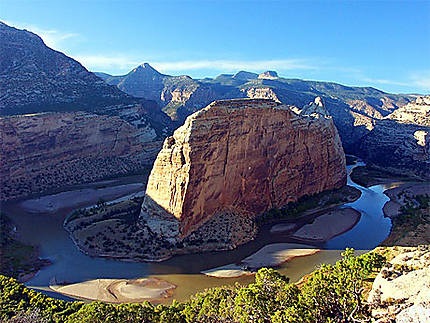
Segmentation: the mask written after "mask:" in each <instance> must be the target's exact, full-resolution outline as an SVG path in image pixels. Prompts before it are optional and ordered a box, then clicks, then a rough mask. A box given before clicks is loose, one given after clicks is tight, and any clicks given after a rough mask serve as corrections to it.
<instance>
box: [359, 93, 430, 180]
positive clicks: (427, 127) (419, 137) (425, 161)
mask: <svg viewBox="0 0 430 323" xmlns="http://www.w3.org/2000/svg"><path fill="white" fill-rule="evenodd" d="M370 130H371V131H370V132H369V133H367V134H366V135H364V136H363V137H362V139H361V142H360V143H359V144H358V145H357V148H358V149H357V153H358V155H360V156H361V157H362V158H364V159H365V160H366V161H368V162H370V163H373V164H375V165H376V166H379V167H383V168H384V169H391V170H392V171H393V172H401V173H403V174H408V175H412V176H419V177H421V178H425V179H429V178H430V97H428V96H424V97H417V98H416V100H415V101H414V102H410V103H408V104H406V105H405V106H403V107H400V108H399V109H397V110H395V111H394V112H393V113H391V114H389V115H387V116H385V117H384V118H382V119H380V120H374V121H373V122H372V126H371V129H370Z"/></svg>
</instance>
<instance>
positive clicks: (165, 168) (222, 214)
mask: <svg viewBox="0 0 430 323" xmlns="http://www.w3.org/2000/svg"><path fill="white" fill-rule="evenodd" d="M245 161H246V162H245ZM345 184H346V167H345V156H344V153H343V149H342V145H341V142H340V139H339V135H338V133H337V130H336V127H335V126H334V124H333V120H332V118H331V117H329V116H328V114H327V111H326V110H325V108H324V105H323V103H322V100H321V99H320V98H317V99H315V101H314V102H311V103H310V104H308V105H306V106H304V107H303V108H302V109H300V108H298V107H294V106H286V105H283V104H281V103H279V102H276V101H273V100H268V99H237V100H222V101H215V102H213V103H211V104H210V105H208V106H207V107H206V108H204V109H201V110H199V111H197V112H196V113H194V114H192V115H191V116H189V117H188V118H187V120H186V121H185V123H184V125H183V126H181V127H179V128H178V129H177V130H176V131H175V132H174V134H173V136H170V137H167V138H166V139H165V141H164V144H163V148H162V149H161V151H160V152H159V154H158V156H157V158H156V160H155V162H154V166H153V168H152V171H151V174H150V176H149V179H148V184H147V187H146V192H145V196H144V198H143V203H142V201H141V202H140V203H141V207H140V209H141V210H140V214H139V215H138V214H137V213H136V208H135V204H136V203H137V206H139V205H140V204H139V203H138V202H136V201H134V202H130V203H129V204H127V205H126V204H124V205H122V206H121V205H118V207H117V208H118V211H115V212H116V213H117V215H116V216H113V215H109V214H112V213H115V212H108V213H109V214H107V213H106V212H104V211H103V208H102V210H101V212H99V211H98V210H93V211H88V210H87V211H81V212H77V213H76V214H75V215H73V216H71V217H70V220H67V221H66V225H65V227H66V229H67V230H68V231H69V232H70V234H71V237H72V238H73V240H74V241H75V243H76V244H77V245H78V246H79V248H80V249H81V250H83V251H84V252H85V253H87V254H89V255H93V256H110V257H116V258H121V259H124V258H125V259H133V260H138V261H139V260H140V261H141V260H145V261H148V260H150V261H158V260H162V259H166V258H169V257H171V256H172V255H174V254H183V253H190V252H201V251H209V250H223V249H232V248H235V247H237V246H238V245H241V244H243V243H246V242H248V241H250V240H252V239H254V238H255V236H256V234H257V225H256V218H257V216H260V215H262V214H264V213H265V212H266V211H270V210H273V209H279V208H282V207H284V206H286V205H287V204H289V203H293V202H296V201H297V200H299V199H300V198H301V197H304V196H311V195H315V194H318V193H321V192H324V191H329V190H337V189H343V188H344V186H345ZM348 194H351V192H349V193H348ZM132 204H133V205H132ZM137 215H138V216H137ZM122 218H130V220H128V222H127V221H123V220H121V219H122ZM108 219H109V220H108ZM131 219H132V220H131ZM126 222H127V223H126ZM106 230H107V231H111V232H112V233H113V234H112V235H109V237H108V236H106V234H105V232H106ZM100 238H102V239H103V240H100ZM124 240H125V241H127V243H126V244H127V247H126V248H125V249H119V248H117V247H116V246H119V245H122V244H123V243H124V242H123V241H124ZM103 241H104V242H103Z"/></svg>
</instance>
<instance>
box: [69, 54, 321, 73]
mask: <svg viewBox="0 0 430 323" xmlns="http://www.w3.org/2000/svg"><path fill="white" fill-rule="evenodd" d="M74 58H75V59H77V60H78V61H80V62H81V63H82V64H84V65H85V66H86V67H87V68H89V69H90V70H93V71H94V70H111V69H120V70H123V71H124V72H125V71H128V70H130V69H132V68H133V67H136V66H137V65H139V64H142V63H143V61H142V60H139V59H138V58H136V57H132V56H126V55H111V56H107V55H75V56H74ZM148 62H149V63H150V64H151V65H152V66H153V67H154V68H155V69H157V70H158V71H160V72H162V73H177V72H188V71H189V72H192V71H196V70H207V71H218V72H222V73H229V72H237V71H239V70H249V71H263V70H271V69H273V70H278V71H283V70H294V69H297V70H298V69H301V70H304V69H306V70H309V69H317V68H318V67H317V66H316V65H313V64H312V63H310V61H309V60H306V59H280V60H221V59H219V60H217V59H215V60H182V61H152V60H149V61H148Z"/></svg>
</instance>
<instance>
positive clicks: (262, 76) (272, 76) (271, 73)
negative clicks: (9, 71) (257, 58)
mask: <svg viewBox="0 0 430 323" xmlns="http://www.w3.org/2000/svg"><path fill="white" fill-rule="evenodd" d="M258 78H259V79H266V80H274V79H277V78H278V73H276V71H266V72H264V73H261V74H260V75H258Z"/></svg>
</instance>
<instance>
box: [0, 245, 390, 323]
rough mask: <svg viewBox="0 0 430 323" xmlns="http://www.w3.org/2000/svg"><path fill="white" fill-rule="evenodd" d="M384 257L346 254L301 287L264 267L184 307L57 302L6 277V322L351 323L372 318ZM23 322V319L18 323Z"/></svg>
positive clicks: (0, 284) (0, 290) (2, 311)
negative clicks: (374, 280) (369, 299)
mask: <svg viewBox="0 0 430 323" xmlns="http://www.w3.org/2000/svg"><path fill="white" fill-rule="evenodd" d="M384 261H385V259H384V257H382V256H381V255H379V254H376V253H368V254H364V255H362V256H359V257H356V256H354V255H353V250H351V249H349V250H346V251H345V252H344V254H343V259H341V260H340V261H338V262H337V263H336V264H334V265H323V266H321V267H320V268H319V269H318V270H316V271H314V272H313V273H312V274H310V275H308V276H307V277H305V278H304V279H303V280H302V281H301V282H300V283H298V284H290V283H289V282H288V278H287V277H285V276H283V275H281V274H279V273H278V272H277V271H275V270H273V269H267V268H262V269H260V270H259V271H258V272H257V274H256V276H255V282H254V283H252V284H250V285H248V286H240V285H236V286H229V287H219V288H212V289H208V290H206V291H204V292H202V293H198V294H196V295H195V296H193V297H192V298H191V299H190V300H189V301H187V302H184V303H179V302H175V301H174V302H173V304H172V305H158V306H154V305H151V304H150V303H142V304H108V303H101V302H92V303H86V304H85V303H83V302H66V301H61V300H55V299H52V298H49V297H47V296H45V295H42V294H40V293H38V292H35V291H33V290H30V289H28V288H26V287H25V286H23V285H22V284H19V283H18V282H17V281H16V280H15V279H12V278H8V277H5V276H0V320H1V321H8V320H12V321H13V320H14V318H15V319H16V318H17V317H18V318H19V322H31V321H34V317H35V316H37V318H36V319H37V321H38V322H92V323H93V322H94V323H96V322H106V323H109V322H118V323H119V322H172V323H173V322H175V323H176V322H347V321H351V320H358V319H360V320H363V319H368V318H369V317H370V309H369V308H368V306H367V304H366V303H365V302H364V297H363V295H362V291H363V286H364V281H365V280H366V279H367V278H368V277H369V276H370V275H374V273H375V272H376V271H379V270H380V268H381V267H382V265H383V264H384ZM16 322H18V321H16Z"/></svg>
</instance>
